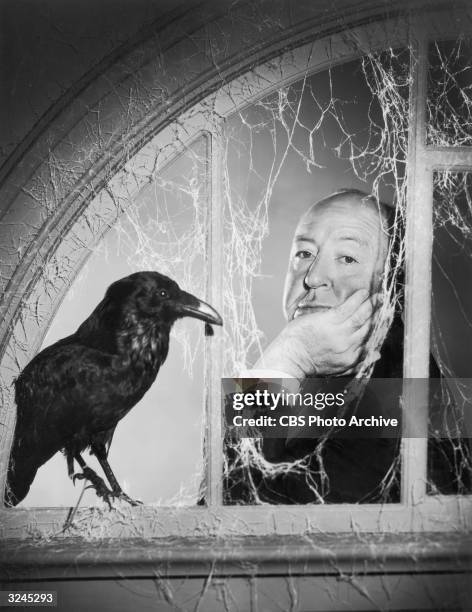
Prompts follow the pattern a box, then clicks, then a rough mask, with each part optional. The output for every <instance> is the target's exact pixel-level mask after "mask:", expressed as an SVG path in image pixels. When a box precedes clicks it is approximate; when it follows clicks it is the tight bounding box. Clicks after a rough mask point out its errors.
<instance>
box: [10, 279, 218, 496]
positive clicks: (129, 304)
mask: <svg viewBox="0 0 472 612" xmlns="http://www.w3.org/2000/svg"><path fill="white" fill-rule="evenodd" d="M186 316H189V317H195V318H197V319H201V320H203V321H205V322H206V326H207V327H209V324H215V325H222V320H221V317H220V316H219V314H218V313H217V312H216V310H214V309H213V308H212V307H211V306H209V305H208V304H206V303H205V302H202V301H200V300H198V299H197V298H196V297H194V296H193V295H191V294H190V293H186V292H185V291H182V290H181V289H180V288H179V286H178V285H177V283H176V282H174V281H173V280H171V279H170V278H168V277H166V276H163V275H162V274H158V273H157V272H136V273H135V274H131V275H130V276H127V277H125V278H122V279H121V280H118V281H116V282H114V283H113V284H112V285H110V287H109V288H108V290H107V292H106V294H105V297H104V298H103V300H102V301H101V302H100V303H99V304H98V306H97V307H96V308H95V310H94V311H93V312H92V314H91V315H90V316H89V317H88V319H86V320H85V321H84V322H83V323H82V325H81V326H80V327H79V328H78V329H77V331H76V332H75V333H74V334H72V335H71V336H68V337H67V338H64V339H62V340H59V341H58V342H56V343H55V344H53V345H51V346H49V347H47V348H45V349H44V350H43V351H41V352H40V353H38V355H36V356H35V357H34V358H33V359H32V360H31V361H30V363H29V364H28V365H27V366H26V367H25V369H24V370H23V371H22V372H21V374H20V375H19V376H18V378H17V379H16V381H15V398H16V404H17V420H16V428H15V436H14V440H13V448H12V451H11V454H10V462H9V466H8V477H7V487H6V490H5V503H6V505H7V506H15V505H16V504H18V503H19V502H20V501H21V500H22V499H24V497H25V496H26V494H27V493H28V491H29V488H30V486H31V483H32V482H33V480H34V477H35V475H36V472H37V470H38V468H39V467H41V465H43V464H44V463H45V462H46V461H48V460H49V459H50V458H51V457H52V456H53V455H54V454H55V453H56V452H57V451H59V450H62V451H63V452H64V454H65V456H66V459H67V467H68V473H69V476H70V477H71V478H73V479H74V481H75V478H79V479H87V480H88V481H90V483H91V485H92V486H93V487H94V488H95V490H96V492H97V495H99V496H100V497H102V498H103V499H105V501H107V503H108V504H109V505H110V499H111V498H113V497H119V498H121V499H125V500H126V501H128V502H129V503H131V504H133V505H134V504H136V503H137V502H135V501H134V500H132V499H131V498H129V497H128V496H127V495H126V494H125V493H124V492H123V491H122V489H121V487H120V485H119V484H118V481H117V480H116V478H115V475H114V474H113V472H112V470H111V468H110V465H109V464H108V461H107V455H108V450H109V447H110V443H111V440H112V437H113V433H114V430H115V427H116V426H117V424H118V422H119V421H120V419H122V418H123V417H124V416H125V414H127V412H129V411H130V410H131V408H133V406H134V405H135V404H136V403H137V402H138V401H139V400H140V399H141V398H142V397H143V395H144V394H145V393H146V391H147V390H148V389H149V387H150V386H151V385H152V383H153V382H154V380H155V378H156V375H157V373H158V371H159V368H160V367H161V365H162V364H163V363H164V361H165V359H166V357H167V352H168V349H169V333H170V330H171V327H172V325H173V323H174V322H175V321H176V320H177V319H179V318H181V317H186ZM86 448H89V449H90V451H91V453H93V454H94V455H95V456H96V457H97V459H98V461H99V462H100V465H101V466H102V468H103V471H104V473H105V475H106V477H107V479H108V482H109V484H110V486H111V490H110V489H109V488H108V487H107V486H106V484H105V482H104V480H103V479H102V478H100V476H98V474H97V473H96V472H94V471H93V470H92V469H91V468H90V467H88V466H87V464H86V463H85V461H84V459H83V458H82V455H81V453H82V452H83V451H84V450H85V449H86ZM74 460H76V461H77V463H78V464H79V466H80V468H81V470H82V472H81V473H78V474H74Z"/></svg>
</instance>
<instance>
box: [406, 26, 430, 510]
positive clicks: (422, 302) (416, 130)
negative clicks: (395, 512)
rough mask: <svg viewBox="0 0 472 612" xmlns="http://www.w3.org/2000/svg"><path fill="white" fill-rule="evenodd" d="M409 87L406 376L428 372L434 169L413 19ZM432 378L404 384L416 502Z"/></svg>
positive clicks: (423, 58) (424, 46) (422, 490)
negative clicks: (410, 424) (411, 430)
mask: <svg viewBox="0 0 472 612" xmlns="http://www.w3.org/2000/svg"><path fill="white" fill-rule="evenodd" d="M410 34H411V42H412V45H411V48H412V59H411V89H410V114H409V142H408V160H407V163H408V189H407V214H406V289H405V308H406V320H405V360H404V372H403V374H404V377H405V378H406V379H412V378H415V379H416V378H422V379H428V377H429V361H430V327H431V255H432V201H433V185H432V175H431V170H430V168H428V165H427V155H426V151H425V119H426V87H427V70H428V54H427V52H428V40H427V36H426V32H425V31H424V30H423V29H422V28H421V26H420V25H419V24H418V23H415V22H413V23H412V24H411V31H410ZM428 393H429V391H428V384H427V381H426V384H424V385H405V394H404V405H403V407H404V415H405V418H404V421H405V422H408V415H414V420H415V424H416V428H415V429H416V432H415V434H416V435H417V436H418V437H414V438H413V437H412V438H404V439H403V453H402V461H403V470H402V499H403V501H404V502H405V503H406V504H407V505H415V504H416V503H417V502H418V501H419V500H420V499H421V498H423V497H424V496H425V494H426V469H427V424H428Z"/></svg>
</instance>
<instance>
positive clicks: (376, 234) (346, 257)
mask: <svg viewBox="0 0 472 612" xmlns="http://www.w3.org/2000/svg"><path fill="white" fill-rule="evenodd" d="M390 217H391V213H390V210H389V209H388V207H387V206H386V205H384V204H380V205H379V204H378V203H377V201H376V200H375V198H374V197H373V196H370V195H368V194H366V193H363V192H362V191H359V190H354V189H350V190H343V191H339V192H336V193H334V194H333V195H331V196H329V197H327V198H325V199H323V200H321V201H320V202H318V203H316V204H314V205H313V206H311V208H309V210H308V211H307V212H306V213H305V214H304V215H303V217H302V218H301V219H300V222H299V223H298V226H297V228H296V230H295V236H294V239H293V244H292V249H291V253H290V261H289V266H288V271H287V275H286V279H285V289H284V298H283V304H284V312H285V317H286V319H287V321H288V324H287V326H286V327H285V328H284V329H283V330H282V331H281V332H280V334H279V335H278V336H277V338H276V339H275V340H274V342H272V344H271V345H270V346H269V347H268V348H267V350H266V351H265V352H264V354H263V356H262V357H261V359H260V360H259V362H258V363H257V364H256V370H257V369H258V368H260V367H262V368H268V369H271V370H278V371H280V372H283V373H285V374H286V375H289V376H293V377H295V378H298V379H300V380H301V379H303V378H305V377H306V376H310V375H317V376H333V375H334V376H338V375H346V374H352V373H354V371H355V368H356V366H357V364H358V363H359V361H360V359H361V358H362V356H363V350H364V348H365V343H366V340H367V339H368V336H369V333H370V331H371V328H372V325H373V316H374V312H375V308H376V306H377V305H378V303H379V298H380V296H379V294H377V292H378V290H379V288H380V283H381V277H382V274H383V271H384V265H385V261H386V257H387V253H388V245H389V233H388V226H389V223H390ZM377 357H379V355H377ZM390 375H391V376H392V374H390Z"/></svg>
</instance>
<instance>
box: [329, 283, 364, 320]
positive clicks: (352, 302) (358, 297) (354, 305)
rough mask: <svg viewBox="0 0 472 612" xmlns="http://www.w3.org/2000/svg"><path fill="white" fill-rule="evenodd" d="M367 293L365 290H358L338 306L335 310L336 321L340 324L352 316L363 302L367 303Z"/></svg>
mask: <svg viewBox="0 0 472 612" xmlns="http://www.w3.org/2000/svg"><path fill="white" fill-rule="evenodd" d="M368 298H369V292H368V291H367V289H359V290H358V291H355V292H354V293H353V294H352V295H350V296H349V297H348V298H347V300H345V301H344V302H343V303H342V304H341V305H340V306H337V308H336V309H335V310H336V312H337V317H338V321H339V322H342V321H345V320H346V319H348V318H349V317H350V316H352V315H353V314H354V313H355V312H356V311H357V310H358V309H359V307H360V306H361V304H362V303H363V302H369V303H370V300H369V299H368Z"/></svg>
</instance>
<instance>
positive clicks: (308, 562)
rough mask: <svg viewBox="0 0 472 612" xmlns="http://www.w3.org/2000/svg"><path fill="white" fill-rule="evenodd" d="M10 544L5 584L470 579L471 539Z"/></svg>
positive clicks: (1, 564)
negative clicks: (127, 580)
mask: <svg viewBox="0 0 472 612" xmlns="http://www.w3.org/2000/svg"><path fill="white" fill-rule="evenodd" d="M97 544H98V542H96V541H94V542H91V541H87V540H86V539H84V538H71V537H62V538H61V537H57V538H54V539H51V540H48V541H34V540H32V539H30V540H16V539H8V540H3V542H2V547H1V552H0V568H1V573H0V576H1V578H2V580H8V581H16V582H19V581H24V580H38V579H41V580H73V579H77V578H94V579H99V578H104V579H106V578H116V577H117V576H121V577H130V578H138V577H140V578H145V577H151V578H152V577H154V576H155V575H156V572H158V573H159V574H161V575H162V573H163V572H165V575H166V576H167V577H184V576H192V577H204V576H208V575H209V574H211V575H213V576H221V577H224V576H248V575H249V576H277V575H287V574H289V575H291V576H297V575H299V576H308V575H311V576H330V575H331V576H332V575H334V576H340V575H344V574H353V573H356V574H361V575H369V574H370V575H375V574H404V573H409V574H426V573H428V574H431V573H442V574H444V573H450V574H452V573H453V574H465V573H470V572H471V567H472V565H471V564H472V534H467V535H464V534H439V533H422V534H410V533H403V534H367V533H363V534H352V533H348V534H346V533H339V534H310V535H301V536H263V537H261V536H257V537H247V536H246V537H231V538H218V537H213V538H203V537H200V538H199V537H193V538H175V537H174V538H164V539H161V538H159V539H155V538H153V539H147V540H144V539H106V540H102V541H100V543H99V545H98V546H97Z"/></svg>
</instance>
